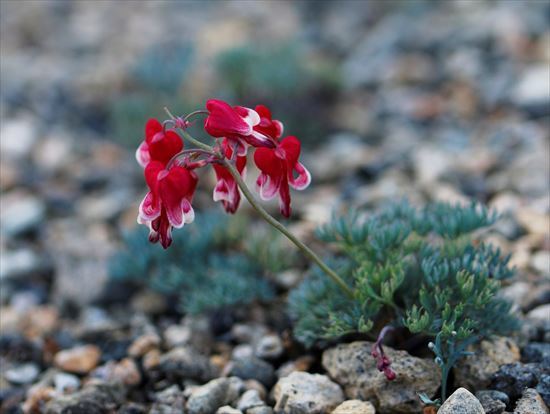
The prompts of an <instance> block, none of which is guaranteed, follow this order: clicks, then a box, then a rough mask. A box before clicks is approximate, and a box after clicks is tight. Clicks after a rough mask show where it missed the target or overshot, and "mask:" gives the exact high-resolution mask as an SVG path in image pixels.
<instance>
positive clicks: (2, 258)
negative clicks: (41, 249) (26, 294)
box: [0, 248, 47, 281]
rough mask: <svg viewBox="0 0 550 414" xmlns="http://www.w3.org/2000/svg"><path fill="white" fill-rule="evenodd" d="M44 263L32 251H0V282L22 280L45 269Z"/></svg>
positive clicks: (23, 249)
mask: <svg viewBox="0 0 550 414" xmlns="http://www.w3.org/2000/svg"><path fill="white" fill-rule="evenodd" d="M46 264H47V263H45V261H44V260H43V259H42V258H41V257H40V256H39V255H38V254H36V253H35V252H34V251H33V250H31V249H28V248H22V249H19V250H14V251H4V250H2V251H0V280H2V281H4V280H16V279H22V278H24V277H27V276H29V275H32V274H33V273H40V272H41V270H43V269H45V265H46Z"/></svg>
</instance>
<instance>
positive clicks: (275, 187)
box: [254, 136, 311, 217]
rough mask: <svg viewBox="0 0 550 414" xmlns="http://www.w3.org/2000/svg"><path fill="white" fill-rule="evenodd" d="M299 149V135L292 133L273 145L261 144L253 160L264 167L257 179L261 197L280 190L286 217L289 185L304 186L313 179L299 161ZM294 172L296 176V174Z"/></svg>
mask: <svg viewBox="0 0 550 414" xmlns="http://www.w3.org/2000/svg"><path fill="white" fill-rule="evenodd" d="M300 149H301V144H300V141H299V140H298V138H296V137H293V136H289V137H286V138H284V139H282V140H281V141H280V142H278V144H277V147H276V148H274V149H271V148H258V149H257V150H256V152H255V153H254V162H255V164H256V166H257V167H258V168H259V169H260V171H261V174H260V176H259V177H258V179H257V180H256V186H257V187H258V192H259V194H260V197H261V198H262V199H263V200H270V199H272V198H273V197H275V195H276V194H277V193H279V197H280V201H279V206H280V209H281V214H282V215H283V216H285V217H290V190H289V185H290V186H291V187H292V188H294V189H296V190H303V189H305V188H306V187H307V186H308V185H309V183H310V182H311V175H310V173H309V171H308V170H307V169H306V168H305V167H304V166H303V165H302V164H301V163H300V162H298V158H299V157H300ZM295 172H296V174H297V177H294V173H295Z"/></svg>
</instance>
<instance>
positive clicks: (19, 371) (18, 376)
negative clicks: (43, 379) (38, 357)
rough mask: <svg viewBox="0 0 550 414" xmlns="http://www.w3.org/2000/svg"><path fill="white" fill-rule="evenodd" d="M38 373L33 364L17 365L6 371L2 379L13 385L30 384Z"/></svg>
mask: <svg viewBox="0 0 550 414" xmlns="http://www.w3.org/2000/svg"><path fill="white" fill-rule="evenodd" d="M39 373H40V370H39V369H38V367H37V366H36V365H35V364H33V363H28V364H23V365H19V366H16V367H13V368H10V369H8V370H6V372H5V373H4V378H6V379H7V380H8V381H9V382H11V383H13V384H18V385H22V384H30V383H31V382H33V381H34V380H35V379H36V378H37V377H38V374H39Z"/></svg>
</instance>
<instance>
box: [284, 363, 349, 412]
mask: <svg viewBox="0 0 550 414" xmlns="http://www.w3.org/2000/svg"><path fill="white" fill-rule="evenodd" d="M273 397H274V398H275V401H276V404H275V407H276V410H277V409H280V410H281V412H282V413H285V414H323V413H327V412H330V411H331V410H332V409H334V408H335V407H336V406H337V405H338V404H340V403H341V402H342V401H344V393H343V392H342V389H341V388H340V386H339V385H338V384H336V383H334V382H332V381H331V380H330V379H329V378H328V377H327V376H325V375H320V374H310V373H307V372H293V373H292V374H290V375H289V376H287V377H284V378H281V379H280V380H279V381H278V382H277V384H275V388H274V389H273Z"/></svg>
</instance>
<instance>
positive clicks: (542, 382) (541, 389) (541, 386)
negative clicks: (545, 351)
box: [536, 374, 550, 405]
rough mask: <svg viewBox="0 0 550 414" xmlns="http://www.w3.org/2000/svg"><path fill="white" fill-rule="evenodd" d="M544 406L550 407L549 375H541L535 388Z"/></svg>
mask: <svg viewBox="0 0 550 414" xmlns="http://www.w3.org/2000/svg"><path fill="white" fill-rule="evenodd" d="M536 390H537V392H538V393H539V394H540V396H541V397H542V399H543V400H544V402H545V403H546V405H550V374H543V375H541V377H540V379H539V383H538V384H537V388H536Z"/></svg>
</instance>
